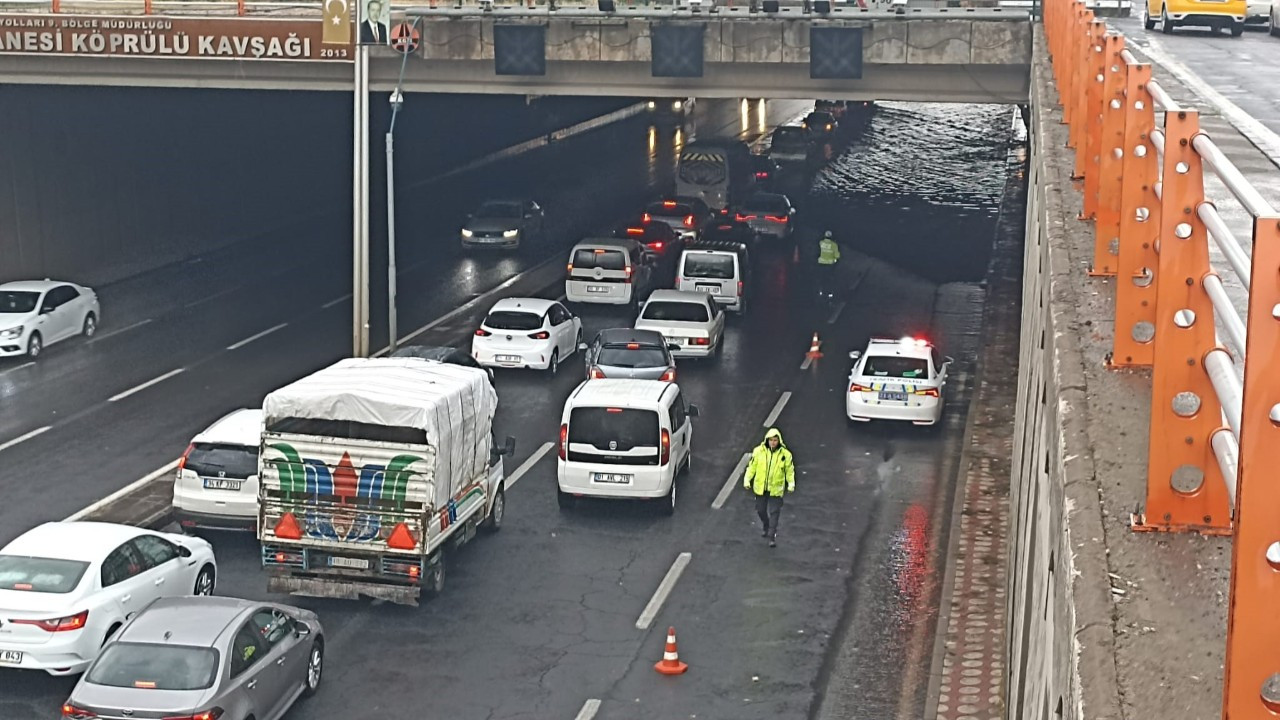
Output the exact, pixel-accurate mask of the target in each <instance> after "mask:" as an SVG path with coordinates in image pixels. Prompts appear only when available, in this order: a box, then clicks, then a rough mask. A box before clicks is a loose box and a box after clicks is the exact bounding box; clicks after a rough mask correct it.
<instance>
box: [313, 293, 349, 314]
mask: <svg viewBox="0 0 1280 720" xmlns="http://www.w3.org/2000/svg"><path fill="white" fill-rule="evenodd" d="M350 299H351V293H347V294H346V295H343V296H342V297H340V298H334V299H333V300H330V301H329V302H327V303H325V304H323V305H321V306H320V309H321V310H328V309H329V308H331V307H333V306H334V305H337V304H338V303H340V302H342V301H344V300H350Z"/></svg>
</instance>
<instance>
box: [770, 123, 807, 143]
mask: <svg viewBox="0 0 1280 720" xmlns="http://www.w3.org/2000/svg"><path fill="white" fill-rule="evenodd" d="M807 142H808V141H807V140H806V139H805V136H804V130H803V129H801V128H798V127H780V128H778V129H777V130H774V131H773V144H774V145H804V144H806V143H807Z"/></svg>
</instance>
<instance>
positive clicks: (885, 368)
mask: <svg viewBox="0 0 1280 720" xmlns="http://www.w3.org/2000/svg"><path fill="white" fill-rule="evenodd" d="M862 374H863V375H865V376H869V377H891V378H906V379H914V378H927V377H929V363H928V361H926V360H924V359H923V358H909V357H897V356H894V355H868V356H867V362H866V364H865V365H863V366H862Z"/></svg>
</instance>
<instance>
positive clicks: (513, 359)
mask: <svg viewBox="0 0 1280 720" xmlns="http://www.w3.org/2000/svg"><path fill="white" fill-rule="evenodd" d="M493 359H494V360H496V361H498V362H505V363H518V362H520V361H521V359H522V358H521V357H520V356H519V355H494V356H493Z"/></svg>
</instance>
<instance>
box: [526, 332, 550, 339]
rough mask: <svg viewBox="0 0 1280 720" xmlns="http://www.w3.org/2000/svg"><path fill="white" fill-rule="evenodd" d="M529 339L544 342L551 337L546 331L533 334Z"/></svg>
mask: <svg viewBox="0 0 1280 720" xmlns="http://www.w3.org/2000/svg"><path fill="white" fill-rule="evenodd" d="M529 337H531V338H533V339H534V340H546V339H547V338H549V337H551V333H549V332H547V331H546V330H543V331H542V332H536V333H533V334H532V335H530V336H529Z"/></svg>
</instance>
